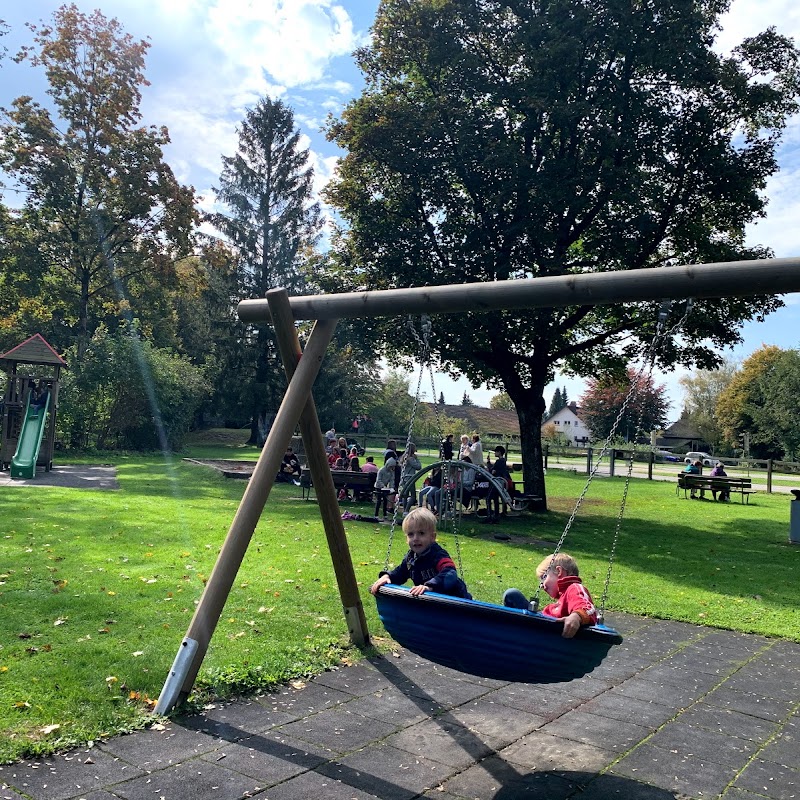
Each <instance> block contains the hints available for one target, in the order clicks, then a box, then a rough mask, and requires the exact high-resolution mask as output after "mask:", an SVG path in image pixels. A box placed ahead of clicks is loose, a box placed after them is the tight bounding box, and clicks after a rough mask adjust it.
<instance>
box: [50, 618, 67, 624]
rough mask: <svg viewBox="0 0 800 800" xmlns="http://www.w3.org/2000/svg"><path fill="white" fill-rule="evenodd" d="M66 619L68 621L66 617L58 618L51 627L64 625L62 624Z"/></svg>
mask: <svg viewBox="0 0 800 800" xmlns="http://www.w3.org/2000/svg"><path fill="white" fill-rule="evenodd" d="M67 619H68V617H59V618H58V619H57V620H56V621H55V622H54V623H53V625H54V626H55V625H64V623H66V621H67Z"/></svg>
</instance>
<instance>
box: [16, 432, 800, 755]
mask: <svg viewBox="0 0 800 800" xmlns="http://www.w3.org/2000/svg"><path fill="white" fill-rule="evenodd" d="M189 452H190V453H191V455H193V456H198V457H202V458H212V457H216V458H219V457H226V456H227V457H230V458H246V457H251V458H252V457H255V456H256V451H255V450H254V449H253V448H242V447H241V445H240V443H239V442H237V443H235V444H234V445H231V444H230V443H226V444H220V443H211V444H208V443H206V444H203V445H202V448H201V447H200V446H199V445H193V446H192V447H191V448H190V450H189ZM112 459H113V460H114V461H115V463H116V466H117V468H118V478H119V482H120V486H121V488H120V490H119V491H114V492H94V491H83V490H67V489H56V488H47V487H14V488H8V489H5V490H3V503H2V508H3V522H4V524H3V532H2V534H0V762H8V761H12V760H15V759H17V758H20V757H22V756H23V755H29V754H41V753H46V752H50V751H52V750H54V749H58V748H61V747H65V746H68V745H72V744H76V743H78V742H84V741H87V740H89V739H96V738H99V737H103V736H108V735H111V734H114V733H117V732H120V731H124V730H128V729H132V728H135V727H140V726H142V725H144V724H145V723H146V721H147V719H148V716H147V715H148V712H149V709H150V707H151V703H152V700H153V699H154V698H156V697H157V696H158V693H159V692H160V690H161V687H162V686H163V683H164V679H165V677H166V675H167V672H168V670H169V668H170V666H171V664H172V661H173V659H174V657H175V653H176V652H177V649H178V646H179V644H180V641H181V639H182V638H183V635H184V634H185V632H186V629H187V627H188V625H189V621H190V619H191V616H192V614H193V611H194V608H195V604H196V602H197V601H198V599H199V597H200V594H201V592H202V589H203V584H204V581H205V579H206V577H207V576H208V575H209V573H210V571H211V569H212V567H213V565H214V562H215V559H216V556H217V553H218V551H219V548H220V546H221V544H222V541H223V539H224V537H225V535H226V533H227V530H228V527H229V525H230V522H231V519H232V518H233V515H234V513H235V511H236V508H237V505H238V502H239V500H240V498H241V495H242V493H243V491H244V488H245V482H244V481H234V480H227V479H225V478H223V477H221V476H220V475H219V474H218V473H216V472H214V471H212V470H210V469H207V468H203V467H199V466H196V465H191V464H187V463H184V462H182V461H181V460H180V458H178V457H174V458H172V459H170V460H168V461H165V460H164V459H163V458H161V457H156V456H150V457H142V456H131V455H128V456H125V457H120V456H116V457H111V456H109V455H107V454H106V456H105V457H104V458H102V459H97V458H95V463H97V462H98V461H104V462H109V461H111V460H112ZM61 463H63V459H62V461H61ZM583 482H584V478H583V477H581V476H575V475H571V474H569V473H564V474H559V473H558V472H557V471H555V470H554V471H553V472H552V474H551V475H549V476H548V495H549V504H550V509H551V511H550V512H549V513H548V514H546V515H535V514H532V515H526V516H522V517H519V518H515V519H511V520H508V521H506V522H504V524H502V525H499V526H485V525H480V524H478V523H476V522H475V523H473V522H470V523H466V522H465V524H464V525H463V536H462V537H461V550H462V557H463V562H464V569H465V576H464V577H465V578H466V581H467V584H468V586H469V588H470V590H471V591H472V593H473V594H474V595H475V596H476V597H477V598H479V599H482V600H489V601H499V599H500V597H501V595H502V592H503V590H504V589H505V588H507V587H508V586H518V587H519V588H521V589H523V590H526V591H528V590H530V591H531V592H532V590H533V589H534V588H535V574H534V569H535V566H536V564H538V562H539V561H540V560H541V558H542V557H543V556H544V555H545V554H546V553H547V552H548V551H549V550H550V548H551V545H549V544H548V542H552V541H555V540H557V539H558V537H559V535H560V533H561V531H562V529H563V526H564V524H565V521H566V519H567V517H568V515H569V512H570V511H571V508H572V505H573V503H574V500H575V498H576V497H577V496H578V494H579V493H580V490H581V488H582V486H583ZM622 486H623V480H622V479H621V478H615V479H609V478H598V479H596V480H595V482H594V484H593V486H592V491H591V492H590V494H589V496H588V497H587V500H586V501H585V503H584V507H583V509H582V511H581V514H580V515H579V517H578V520H577V521H576V523H575V525H574V527H573V530H572V532H571V533H570V535H569V536H568V538H567V541H566V543H565V548H564V549H565V550H566V551H567V552H570V553H572V554H573V555H574V556H575V557H576V558H577V559H578V562H579V564H580V566H581V573H582V576H583V578H584V581H585V582H586V583H587V585H588V586H589V588H590V589H591V590H592V592H593V594H594V596H595V599H596V600H597V601H598V602H599V600H600V596H601V594H602V586H603V580H604V578H605V572H606V568H607V564H608V556H609V547H610V543H611V539H612V535H613V529H614V522H615V519H616V515H617V512H618V507H619V497H620V492H621V488H622ZM788 506H789V499H788V497H787V496H786V495H766V494H764V493H759V494H756V495H754V496H753V498H752V499H751V504H750V505H744V506H743V505H740V504H739V503H738V502H737V501H736V500H734V501H733V502H732V503H730V504H727V505H721V504H715V503H712V502H698V501H689V500H684V499H683V495H682V494H681V496H680V497H677V496H676V495H675V487H674V484H672V483H662V482H649V481H643V480H639V481H634V482H633V486H632V488H631V492H630V497H629V502H628V512H627V514H626V520H625V523H624V526H623V532H622V535H621V539H620V542H619V546H618V551H617V555H616V559H615V566H614V573H613V577H612V584H611V591H610V595H609V599H608V608H609V610H612V611H613V610H622V611H627V612H632V613H637V614H646V615H652V616H656V617H661V618H666V619H675V620H683V621H687V622H692V623H698V624H703V625H710V626H717V627H723V628H730V629H734V630H739V631H747V632H754V633H760V634H764V635H768V636H781V637H786V638H790V639H793V640H795V641H800V612H798V610H797V574H798V560H799V559H800V548H797V547H795V548H792V546H790V545H789V544H788V518H789V507H788ZM361 510H363V511H367V506H363V507H362V509H361ZM346 527H347V533H348V538H349V542H350V547H351V551H352V555H353V562H354V565H355V569H356V573H357V576H358V579H359V581H360V584H361V586H362V588H363V600H364V605H365V609H366V613H367V619H368V623H369V625H370V629H371V631H372V633H373V636H374V637H375V638H376V641H377V642H378V643H381V638H380V637H381V636H383V635H384V633H383V631H382V628H381V626H380V623H379V621H378V619H377V614H376V613H375V608H374V603H373V602H372V598H371V597H370V596H369V594H368V591H367V587H368V586H369V584H370V583H371V582H372V581H373V580H374V579H375V577H376V576H377V572H378V570H379V569H381V568H382V567H383V563H384V558H385V554H386V548H387V544H388V526H385V525H382V526H379V525H375V524H369V523H359V522H349V523H347V525H346ZM498 531H502V532H503V533H507V534H509V535H511V537H512V538H511V541H508V542H506V541H498V540H495V539H494V534H495V533H497V532H498ZM439 540H440V542H441V543H442V544H443V545H444V546H445V547H447V548H449V549H450V551H451V553H452V554H453V555H455V552H454V551H455V547H454V542H453V537H452V534H449V533H442V534H440V539H439ZM403 552H404V547H403V540H402V536H396V537H395V548H394V551H393V554H392V555H393V560H395V559H399V558H401V557H402V555H403ZM383 642H385V640H383ZM356 657H358V653H357V652H356V651H353V650H352V649H350V648H349V647H348V645H347V639H346V628H345V625H344V622H343V619H342V614H341V604H340V602H339V599H338V594H337V590H336V585H335V581H334V577H333V570H332V568H331V564H330V556H329V554H328V551H327V547H326V544H325V536H324V532H323V530H322V525H321V523H320V521H319V514H318V509H317V506H316V504H315V503H314V502H304V501H303V500H301V499H300V489H299V488H298V487H294V486H287V485H279V486H276V487H275V488H274V489H273V492H272V495H271V497H270V501H269V503H268V505H267V508H266V511H265V514H264V516H263V517H262V520H261V522H260V524H259V526H258V528H257V530H256V533H255V535H254V537H253V540H252V543H251V546H250V549H249V551H248V554H247V556H246V558H245V561H244V563H243V565H242V569H241V570H240V573H239V576H238V577H237V580H236V582H235V585H234V589H233V592H232V594H231V596H230V598H229V600H228V603H227V605H226V608H225V611H224V612H223V615H222V618H221V620H220V624H219V626H218V628H217V630H216V632H215V634H214V637H213V639H212V642H211V646H210V648H209V652H208V655H207V657H206V659H205V661H204V664H203V668H202V670H201V673H200V676H199V681H198V693H197V695H196V698H195V702H202V701H203V700H204V699H205V698H207V696H208V694H209V693H212V692H216V693H220V694H226V693H230V692H235V691H246V690H248V689H253V688H266V687H270V686H273V685H275V684H277V683H282V682H285V681H287V680H291V679H294V678H302V677H304V676H307V675H310V674H313V673H315V672H319V671H321V670H323V669H325V668H326V667H328V666H330V665H332V664H334V663H337V662H338V661H339V660H340V659H342V658H356Z"/></svg>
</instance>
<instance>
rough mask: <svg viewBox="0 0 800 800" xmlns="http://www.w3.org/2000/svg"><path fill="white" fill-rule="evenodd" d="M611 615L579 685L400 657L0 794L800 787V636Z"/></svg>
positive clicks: (512, 794) (71, 762) (177, 723)
mask: <svg viewBox="0 0 800 800" xmlns="http://www.w3.org/2000/svg"><path fill="white" fill-rule="evenodd" d="M609 621H610V622H611V624H613V625H615V627H617V628H618V629H619V630H620V631H621V632H622V633H623V634H624V635H625V642H624V643H623V644H622V645H621V646H620V647H617V648H614V649H613V650H612V651H611V654H610V655H609V657H608V658H607V659H606V660H605V662H604V663H603V664H602V665H601V666H600V667H599V668H598V669H596V670H595V671H594V672H593V673H592V674H591V675H590V676H588V677H586V678H583V679H581V680H576V681H572V682H571V683H566V684H550V685H547V686H534V685H526V684H508V683H503V682H500V681H489V680H481V679H478V678H471V677H469V676H465V675H462V674H460V673H456V672H453V671H451V670H448V669H443V668H441V667H438V666H436V665H433V664H431V663H430V662H426V661H423V660H422V659H419V658H417V657H416V656H414V655H412V654H410V653H406V652H401V653H400V654H398V655H397V656H392V655H389V656H387V657H385V658H377V659H373V660H371V661H366V662H362V663H360V664H359V665H357V666H354V667H345V668H342V669H340V670H336V671H332V672H327V673H325V674H324V675H321V676H319V677H318V678H316V679H314V680H312V681H310V682H309V683H308V685H307V686H306V687H305V688H301V689H296V688H285V689H283V690H281V691H277V692H275V693H274V694H269V695H263V696H260V697H258V698H255V699H251V700H242V701H237V702H234V703H229V704H218V705H216V706H211V707H209V708H208V709H207V710H206V711H205V713H203V714H202V715H197V716H191V717H182V718H178V719H175V720H173V721H171V722H168V723H167V724H166V725H164V726H163V729H158V730H156V729H153V728H151V729H150V730H147V731H142V732H139V733H134V734H131V735H128V736H120V737H116V738H113V739H110V740H108V741H104V742H98V743H96V744H95V746H94V747H93V748H83V749H81V750H78V751H73V752H70V753H69V754H67V755H64V756H58V757H56V758H52V759H46V760H40V761H26V762H24V763H19V764H12V765H7V766H5V767H0V787H2V790H1V791H0V798H2V799H3V800H6V799H8V800H25V799H28V798H32V800H67V798H85V800H114V798H123V800H184V799H185V800H211V799H212V798H213V800H234V799H235V798H244V797H258V798H261V799H262V800H313V799H315V798H326V800H327V798H330V799H331V800H365V799H366V798H376V797H377V798H382V799H383V800H410V798H431V799H433V798H437V799H438V800H456V798H458V799H459V800H461V799H462V798H469V799H470V800H471V799H472V798H478V799H479V800H515V799H516V798H530V799H532V800H537V799H538V798H542V800H566V798H580V799H581V800H610V798H621V799H622V800H668V799H669V798H673V800H677V799H678V798H680V799H681V800H686V799H687V798H697V799H698V800H700V799H701V798H702V799H703V800H705V799H706V798H714V797H724V798H726V799H727V800H759V799H760V800H763V798H774V799H775V800H789V798H794V797H800V727H799V726H798V723H799V722H800V645H799V644H794V643H791V642H786V641H780V640H774V639H766V638H763V637H760V636H748V635H745V634H738V633H730V632H726V631H719V630H713V629H710V628H701V627H697V626H694V625H688V624H682V623H674V622H661V621H655V620H645V619H640V618H637V617H633V616H628V615H612V616H611V617H610V620H609ZM155 727H156V728H161V727H162V726H160V725H157V726H155Z"/></svg>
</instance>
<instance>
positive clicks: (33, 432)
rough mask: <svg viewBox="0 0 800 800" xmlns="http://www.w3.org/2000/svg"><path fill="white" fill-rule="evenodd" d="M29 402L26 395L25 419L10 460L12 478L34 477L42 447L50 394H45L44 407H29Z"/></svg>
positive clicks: (29, 399)
mask: <svg viewBox="0 0 800 800" xmlns="http://www.w3.org/2000/svg"><path fill="white" fill-rule="evenodd" d="M30 401H31V398H30V395H28V402H27V403H26V405H25V419H24V420H23V422H22V430H21V431H20V432H19V440H18V441H17V452H16V453H14V458H12V459H11V477H12V478H35V477H36V460H37V459H38V458H39V448H40V447H41V446H42V437H43V436H44V428H45V420H46V419H47V410H48V408H50V393H49V392H48V393H47V399H46V400H45V404H44V407H41V406H33V407H31V404H30Z"/></svg>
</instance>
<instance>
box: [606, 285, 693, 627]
mask: <svg viewBox="0 0 800 800" xmlns="http://www.w3.org/2000/svg"><path fill="white" fill-rule="evenodd" d="M692 305H693V301H692V298H689V299H688V300H687V301H686V308H685V309H684V312H683V314H682V315H681V318H680V319H679V320H678V321H677V322H676V323H675V325H673V326H672V327H671V328H669V329H667V320H668V319H669V313H670V310H671V308H672V301H671V300H664V301H663V302H662V303H661V307H660V308H659V312H658V325H657V327H656V333H655V335H654V337H653V341H652V343H651V347H650V349H649V352H648V354H647V358H648V360H649V361H650V369H649V372H652V370H653V368H654V367H655V356H656V349H657V346H658V344H659V343H660V341H661V340H662V339H665V338H666V337H667V336H668V335H670V334H672V333H674V332H675V331H677V330H679V329H680V328H681V327H683V324H684V323H685V322H686V318H687V317H688V316H689V314H690V313H691V310H692ZM643 427H644V408H642V407H640V408H639V413H638V415H637V419H636V433H635V434H634V438H633V442H634V447H633V448H632V449H631V452H630V456H629V457H628V469H627V473H626V475H625V486H624V487H623V490H622V503H621V504H620V509H619V514H618V515H617V523H616V527H615V529H614V538H613V540H612V542H611V554H610V556H609V559H608V570H607V571H606V579H605V583H604V584H603V596H602V598H601V600H600V610H599V612H598V620H599V622H600V623H602V622H603V619H604V617H605V611H606V600H607V599H608V590H609V587H610V585H611V572H612V570H613V568H614V556H615V554H616V551H617V543H618V542H619V534H620V530H621V528H622V518H623V515H624V514H625V505H626V503H627V499H628V489H629V487H630V482H631V477H632V476H633V457H634V455H635V445H636V441H637V440H638V439H639V436H640V435H641V433H642V428H643Z"/></svg>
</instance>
